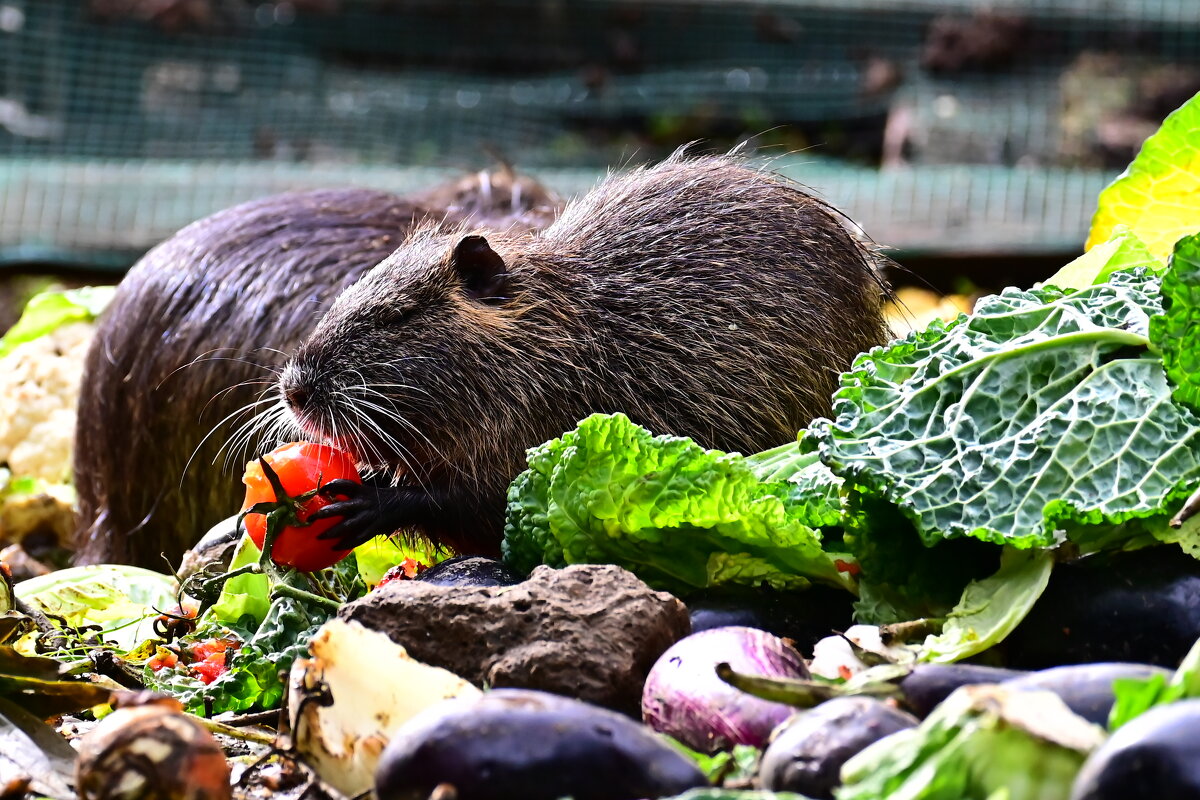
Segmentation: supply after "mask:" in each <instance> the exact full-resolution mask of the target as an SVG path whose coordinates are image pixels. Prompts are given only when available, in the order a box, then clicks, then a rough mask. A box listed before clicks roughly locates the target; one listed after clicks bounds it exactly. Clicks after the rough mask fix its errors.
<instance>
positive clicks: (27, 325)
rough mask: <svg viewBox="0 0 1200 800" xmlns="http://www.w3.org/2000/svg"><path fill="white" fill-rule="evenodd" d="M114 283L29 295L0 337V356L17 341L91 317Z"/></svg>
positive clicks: (102, 302)
mask: <svg viewBox="0 0 1200 800" xmlns="http://www.w3.org/2000/svg"><path fill="white" fill-rule="evenodd" d="M114 291H116V287H115V286H84V287H81V288H79V289H68V290H66V291H51V292H42V293H40V294H36V295H34V296H33V297H32V298H30V300H29V302H28V303H26V304H25V310H24V311H23V312H21V318H20V319H18V320H17V323H16V324H15V325H13V326H12V327H11V328H9V329H8V332H7V333H5V334H4V336H3V338H0V357H3V356H6V355H8V354H9V353H10V352H12V349H13V348H14V347H16V346H17V345H19V344H23V343H25V342H30V341H33V340H34V339H37V338H39V337H41V336H45V335H46V334H47V333H50V332H51V331H53V330H54V329H55V328H57V327H59V326H60V325H66V324H67V323H69V322H80V321H83V322H90V321H92V320H94V319H95V318H96V317H97V316H98V315H99V314H100V312H101V311H103V310H104V307H105V306H107V305H108V301H109V300H111V299H112V296H113V292H114Z"/></svg>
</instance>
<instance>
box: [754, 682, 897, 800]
mask: <svg viewBox="0 0 1200 800" xmlns="http://www.w3.org/2000/svg"><path fill="white" fill-rule="evenodd" d="M916 726H917V718H916V717H914V716H912V715H911V714H906V713H904V712H903V711H899V710H897V709H895V708H893V707H892V706H890V705H888V704H887V703H883V702H881V701H879V700H876V699H874V698H871V697H838V698H834V699H833V700H829V701H827V702H824V703H822V704H821V705H819V706H817V707H816V708H814V709H811V710H809V711H804V712H802V713H800V714H799V715H797V716H796V717H794V718H793V719H792V720H791V721H790V722H788V723H786V724H785V725H783V726H782V727H780V728H779V730H777V731H776V732H775V735H774V738H773V739H772V741H771V744H770V745H768V747H767V749H766V751H765V752H764V753H763V758H762V765H761V768H760V769H759V780H761V781H762V785H763V788H765V789H771V790H774V791H787V792H799V793H801V794H804V795H807V796H809V797H812V798H815V800H833V790H834V789H836V788H837V787H838V786H839V785H841V781H840V778H839V776H840V773H841V769H842V764H845V763H846V762H847V761H849V760H850V758H851V757H852V756H854V755H856V754H857V753H858V752H859V751H860V750H862V749H863V748H865V747H866V746H867V745H869V744H872V743H874V742H877V741H879V740H880V739H882V738H883V737H885V736H890V735H891V734H893V733H896V732H897V731H902V730H904V729H906V728H915V727H916Z"/></svg>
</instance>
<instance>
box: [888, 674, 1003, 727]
mask: <svg viewBox="0 0 1200 800" xmlns="http://www.w3.org/2000/svg"><path fill="white" fill-rule="evenodd" d="M1025 674H1026V673H1024V672H1021V671H1019V670H1014V669H1000V668H999V667H984V666H980V665H977V664H917V665H916V666H915V667H913V670H912V672H910V673H909V674H908V675H906V676H904V678H902V679H901V680H900V682H899V684H898V685H899V687H900V695H901V698H900V699H901V702H902V703H904V705H905V706H907V707H908V709H909V710H910V711H912V712H913V713H914V714H916V715H917V716H918V717H921V718H924V717H926V716H928V715H929V712H930V711H933V709H934V708H935V707H936V706H937V704H938V703H940V702H942V701H943V700H945V699H946V698H947V697H949V696H950V695H951V694H952V693H953V692H954V690H955V689H957V688H958V687H960V686H968V685H970V684H974V683H1001V682H1003V681H1007V680H1010V679H1012V678H1019V677H1020V676H1022V675H1025Z"/></svg>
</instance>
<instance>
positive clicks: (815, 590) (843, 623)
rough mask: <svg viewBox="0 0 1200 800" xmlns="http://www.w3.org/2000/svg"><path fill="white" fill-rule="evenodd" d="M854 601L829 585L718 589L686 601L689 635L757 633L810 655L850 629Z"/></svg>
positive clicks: (852, 620)
mask: <svg viewBox="0 0 1200 800" xmlns="http://www.w3.org/2000/svg"><path fill="white" fill-rule="evenodd" d="M853 601H854V597H853V595H850V594H849V593H847V592H845V591H843V590H841V589H835V588H833V587H831V586H820V585H813V586H810V587H808V588H807V589H801V590H790V591H783V590H777V589H771V588H768V587H762V588H757V589H753V590H749V589H737V588H733V589H731V588H721V589H714V590H707V591H704V592H700V593H697V594H690V595H688V596H687V598H686V603H687V607H688V612H689V613H690V614H691V618H692V632H693V633H699V632H700V631H706V630H709V629H711V628H731V627H742V628H757V629H758V630H762V631H766V632H767V633H771V634H774V635H775V636H779V637H782V638H785V639H791V640H792V641H793V642H795V644H796V648H797V649H799V650H801V651H803V652H808V651H810V650H811V649H812V646H813V645H814V644H815V643H816V642H817V641H818V640H820V639H823V638H825V637H826V636H829V635H830V634H832V633H833V632H834V631H844V630H846V629H847V628H849V627H850V626H851V625H853V624H854V619H853V617H854V606H853Z"/></svg>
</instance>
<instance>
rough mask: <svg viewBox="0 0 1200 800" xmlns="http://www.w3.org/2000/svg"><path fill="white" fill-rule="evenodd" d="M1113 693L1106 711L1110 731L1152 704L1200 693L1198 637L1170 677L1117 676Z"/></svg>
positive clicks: (1194, 695) (1187, 698) (1162, 703)
mask: <svg viewBox="0 0 1200 800" xmlns="http://www.w3.org/2000/svg"><path fill="white" fill-rule="evenodd" d="M1113 697H1114V702H1113V707H1112V711H1111V712H1109V715H1108V729H1109V730H1110V731H1115V730H1116V729H1117V728H1119V727H1121V726H1122V725H1124V724H1125V723H1127V722H1129V721H1130V720H1132V719H1134V718H1135V717H1138V716H1141V715H1142V714H1144V713H1146V712H1147V711H1149V710H1150V709H1152V708H1154V707H1155V706H1161V705H1166V704H1167V703H1175V702H1178V701H1179V700H1189V699H1192V698H1196V697H1200V641H1198V642H1196V643H1195V644H1194V645H1192V649H1191V650H1189V651H1188V653H1187V655H1186V656H1184V657H1183V661H1182V662H1181V663H1180V665H1179V669H1177V670H1175V674H1174V675H1172V676H1171V679H1170V680H1167V679H1166V678H1164V677H1163V675H1162V673H1158V674H1155V675H1151V676H1150V677H1149V678H1118V679H1117V680H1116V681H1114V682H1113Z"/></svg>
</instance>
